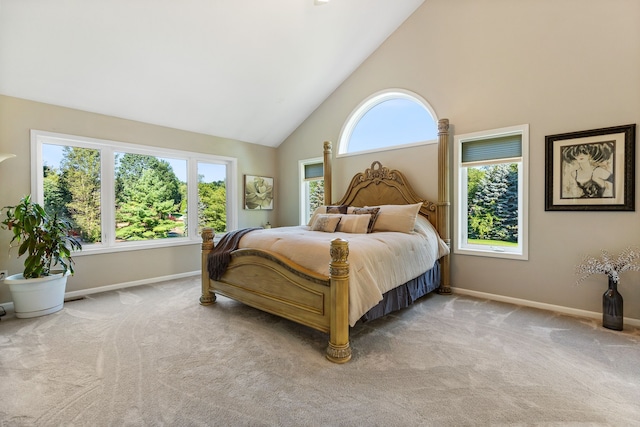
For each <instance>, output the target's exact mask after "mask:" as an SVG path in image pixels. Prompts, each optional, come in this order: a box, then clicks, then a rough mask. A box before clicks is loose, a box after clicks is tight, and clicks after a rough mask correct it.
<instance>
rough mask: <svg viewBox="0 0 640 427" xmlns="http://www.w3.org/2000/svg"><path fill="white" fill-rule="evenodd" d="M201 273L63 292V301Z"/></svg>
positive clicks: (9, 307)
mask: <svg viewBox="0 0 640 427" xmlns="http://www.w3.org/2000/svg"><path fill="white" fill-rule="evenodd" d="M201 273H202V272H201V271H200V270H196V271H188V272H186V273H178V274H170V275H167V276H159V277H150V278H148V279H141V280H134V281H132V282H124V283H116V284H113V285H106V286H98V287H95V288H89V289H81V290H79V291H72V292H65V294H64V299H65V300H69V299H74V298H80V297H83V296H86V295H91V294H97V293H100V292H107V291H115V290H117V289H124V288H131V287H134V286H141V285H149V284H151V283H157V282H164V281H166V280H175V279H183V278H185V277H191V276H197V275H199V274H201ZM0 306H2V307H4V309H5V310H6V311H7V312H9V310H11V311H13V302H6V303H2V304H0Z"/></svg>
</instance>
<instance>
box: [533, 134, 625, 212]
mask: <svg viewBox="0 0 640 427" xmlns="http://www.w3.org/2000/svg"><path fill="white" fill-rule="evenodd" d="M545 144H546V145H545V160H546V162H545V163H546V173H545V188H546V200H545V210H547V211H634V210H635V199H634V197H635V157H636V155H635V144H636V125H635V124H632V125H624V126H615V127H609V128H602V129H593V130H587V131H580V132H571V133H563V134H557V135H548V136H546V137H545Z"/></svg>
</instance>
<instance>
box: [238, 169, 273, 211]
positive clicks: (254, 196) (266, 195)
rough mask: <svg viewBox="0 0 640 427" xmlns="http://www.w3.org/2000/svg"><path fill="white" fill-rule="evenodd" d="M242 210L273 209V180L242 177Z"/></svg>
mask: <svg viewBox="0 0 640 427" xmlns="http://www.w3.org/2000/svg"><path fill="white" fill-rule="evenodd" d="M244 208H245V209H250V210H271V209H273V178H269V177H266V176H257V175H245V176H244Z"/></svg>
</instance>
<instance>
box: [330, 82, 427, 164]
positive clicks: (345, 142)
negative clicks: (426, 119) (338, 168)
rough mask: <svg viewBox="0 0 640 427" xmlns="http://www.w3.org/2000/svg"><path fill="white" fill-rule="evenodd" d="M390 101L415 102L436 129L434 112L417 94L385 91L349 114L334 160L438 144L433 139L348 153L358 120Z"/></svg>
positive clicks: (377, 93)
mask: <svg viewBox="0 0 640 427" xmlns="http://www.w3.org/2000/svg"><path fill="white" fill-rule="evenodd" d="M392 99H406V100H409V101H412V102H415V103H416V104H419V105H420V106H422V107H423V108H424V109H425V110H427V112H428V113H429V115H430V116H431V118H432V119H433V121H434V123H435V124H436V128H437V124H438V116H437V115H436V112H435V111H434V109H433V108H432V107H431V105H429V103H428V102H427V101H426V100H425V99H424V98H423V97H421V96H420V95H418V94H417V93H414V92H411V91H409V90H406V89H400V88H392V89H385V90H382V91H379V92H376V93H374V94H373V95H371V96H369V97H368V98H367V99H365V100H364V101H362V102H361V103H360V105H358V106H357V107H356V108H355V109H354V110H353V111H352V112H351V114H350V115H349V117H348V118H347V121H346V122H345V124H344V125H343V126H342V130H341V131H340V139H339V143H338V152H337V154H336V158H339V157H347V156H355V155H361V154H367V153H376V152H380V151H388V150H396V149H400V148H406V147H413V146H418V145H427V144H436V143H437V142H438V139H437V137H436V138H435V139H432V140H428V141H416V142H413V143H410V144H398V145H390V146H388V147H380V148H374V149H371V150H362V151H355V152H349V142H350V141H351V135H352V134H353V131H354V130H355V128H356V126H357V125H358V122H359V121H360V119H362V118H363V117H364V116H365V115H366V114H367V113H368V112H369V111H370V110H371V109H372V108H374V107H375V106H376V105H378V104H381V103H383V102H385V101H389V100H392Z"/></svg>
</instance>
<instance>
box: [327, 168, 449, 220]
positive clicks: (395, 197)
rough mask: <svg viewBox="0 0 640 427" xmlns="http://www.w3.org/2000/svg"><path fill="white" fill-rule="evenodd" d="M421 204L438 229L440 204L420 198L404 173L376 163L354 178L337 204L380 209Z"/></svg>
mask: <svg viewBox="0 0 640 427" xmlns="http://www.w3.org/2000/svg"><path fill="white" fill-rule="evenodd" d="M420 202H422V207H421V208H420V212H419V213H420V215H422V216H424V217H425V218H427V219H428V220H429V221H430V222H431V223H432V224H433V225H434V227H436V229H438V224H437V221H438V216H437V215H436V204H435V203H434V202H430V201H427V200H425V199H423V198H420V197H418V196H417V195H416V193H415V192H414V191H413V188H412V187H411V185H410V184H409V182H408V181H407V179H406V178H405V176H404V175H403V174H402V172H400V171H398V170H396V169H389V168H387V167H384V166H382V164H381V163H380V162H378V161H375V162H373V163H372V164H371V167H370V168H368V169H366V170H365V171H364V172H361V173H358V174H356V175H355V176H354V177H353V178H352V179H351V183H349V187H348V188H347V191H346V192H345V195H344V196H343V197H342V199H340V200H339V201H338V202H336V203H335V204H340V205H349V206H378V205H412V204H415V203H420Z"/></svg>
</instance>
